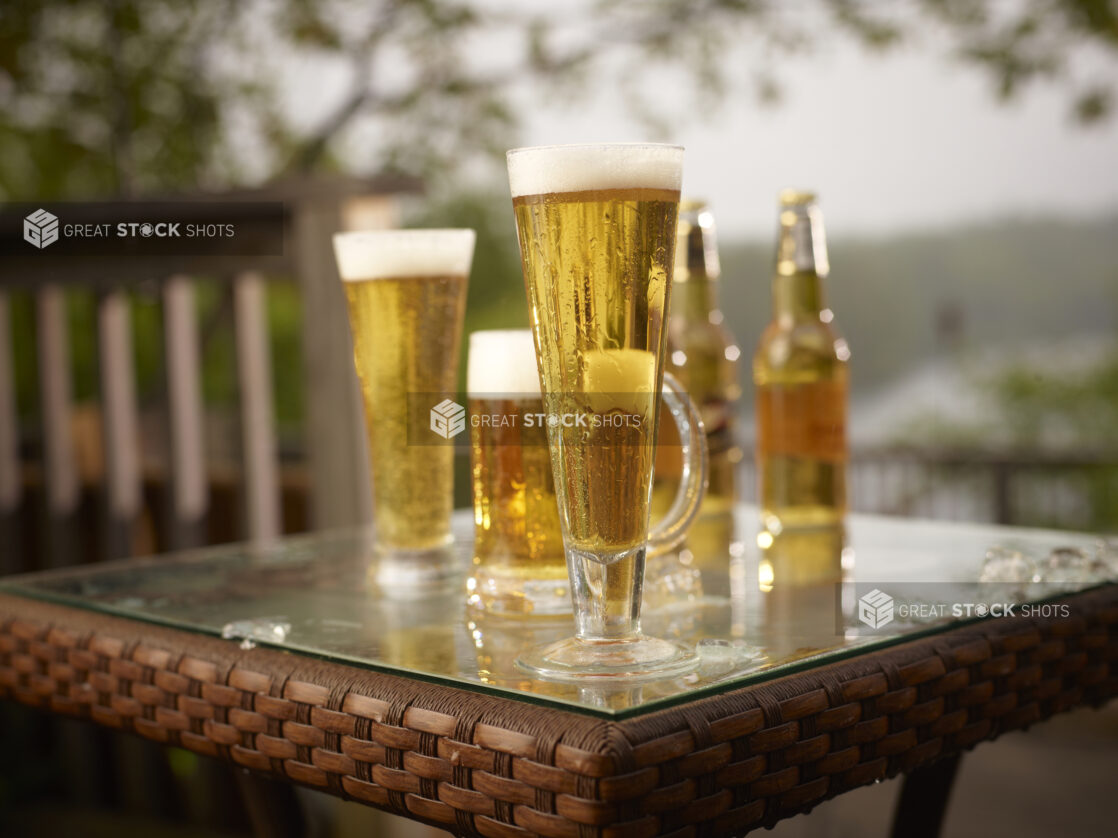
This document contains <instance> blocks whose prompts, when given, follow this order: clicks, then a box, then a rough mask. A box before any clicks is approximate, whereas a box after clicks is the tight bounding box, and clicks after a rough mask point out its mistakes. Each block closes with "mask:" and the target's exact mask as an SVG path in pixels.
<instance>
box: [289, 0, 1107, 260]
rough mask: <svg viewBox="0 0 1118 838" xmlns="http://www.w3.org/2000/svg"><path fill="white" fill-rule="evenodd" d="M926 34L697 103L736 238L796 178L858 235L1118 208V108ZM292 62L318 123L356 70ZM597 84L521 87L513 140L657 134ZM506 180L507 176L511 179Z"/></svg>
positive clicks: (364, 135) (494, 54)
mask: <svg viewBox="0 0 1118 838" xmlns="http://www.w3.org/2000/svg"><path fill="white" fill-rule="evenodd" d="M581 1H582V0H571V2H576V3H577V2H581ZM505 2H508V0H485V5H490V6H501V5H502V4H504V3H505ZM583 5H585V3H583ZM786 8H795V7H786ZM805 19H806V18H805ZM820 25H822V23H820ZM921 29H922V30H923V31H922V34H921V35H920V37H919V38H918V39H917V40H910V41H907V42H906V43H905V44H904V45H903V46H902V47H900V48H897V49H894V50H892V51H890V52H887V53H885V54H883V55H882V54H873V53H868V52H866V51H865V50H864V49H862V48H860V47H858V46H856V45H855V44H854V43H853V42H852V40H851V39H850V38H849V37H848V36H840V37H828V35H827V33H826V32H823V33H821V36H819V37H817V38H816V43H815V46H814V47H813V48H812V49H811V50H809V51H808V52H807V53H805V54H803V55H800V56H797V57H794V58H792V57H785V58H783V59H782V60H780V61H779V63H778V64H776V65H775V66H774V67H773V71H774V74H775V76H776V77H777V79H778V80H779V81H780V82H781V83H782V87H783V92H784V97H783V100H782V102H781V103H780V104H778V105H775V106H771V107H764V106H761V105H759V104H758V103H757V101H756V99H755V97H753V96H752V95H750V94H748V93H744V94H738V95H734V96H731V97H729V98H728V99H727V100H726V101H725V102H724V103H723V104H722V106H721V107H720V108H719V109H718V110H717V111H716V112H713V113H708V114H705V115H703V116H702V117H700V116H699V115H697V114H696V113H695V112H694V111H693V110H690V111H688V110H686V109H685V110H684V112H681V114H680V116H679V118H678V119H677V120H675V124H676V125H678V129H677V131H676V134H675V136H673V137H671V138H670V139H671V140H672V141H673V142H678V143H681V144H682V145H684V146H686V148H687V152H688V153H687V157H686V162H685V170H684V172H685V173H684V189H685V192H686V193H687V194H689V195H691V196H696V197H705V198H707V199H708V200H709V201H710V202H711V207H712V209H713V211H714V212H715V216H716V218H717V220H718V224H719V227H720V229H721V232H722V235H723V236H724V237H728V238H740V237H751V238H768V237H771V235H772V231H773V225H774V223H775V216H776V212H775V206H774V205H775V201H776V195H777V192H778V191H779V190H780V189H781V188H783V187H786V186H794V187H798V188H807V189H815V190H816V191H818V192H819V194H820V196H821V201H822V207H823V210H824V213H825V215H826V218H827V222H828V226H829V228H830V229H832V230H835V231H839V232H842V233H845V234H868V235H873V234H877V233H893V232H896V231H899V230H914V229H927V228H929V227H943V226H957V225H959V224H965V223H967V222H969V221H974V220H983V219H991V218H1004V217H1007V216H1036V215H1040V214H1060V215H1080V216H1082V215H1088V214H1091V213H1099V212H1110V211H1115V210H1118V116H1116V117H1114V118H1111V119H1110V120H1109V121H1106V122H1105V123H1103V124H1101V125H1096V126H1094V127H1083V126H1080V125H1076V124H1074V123H1073V122H1072V121H1071V119H1070V118H1069V111H1070V103H1071V99H1070V96H1069V93H1068V91H1067V89H1066V88H1063V87H1060V86H1056V85H1052V84H1049V83H1039V84H1035V85H1031V86H1029V87H1028V88H1027V89H1025V90H1024V92H1023V94H1022V95H1021V96H1019V97H1018V98H1017V99H1016V100H1015V101H1013V102H1010V103H1008V104H1007V103H1001V102H998V101H997V100H996V99H995V97H994V95H993V92H992V90H993V82H992V80H991V79H990V77H989V76H988V75H987V74H986V73H985V72H984V71H983V70H981V69H979V68H977V67H974V66H964V65H961V64H958V63H953V62H951V61H950V60H949V59H947V58H946V57H945V56H946V55H947V54H948V53H949V51H950V49H951V46H952V45H951V44H950V43H948V42H947V41H946V40H944V39H943V37H942V35H939V36H937V35H936V34H935V33H934V32H930V31H928V29H927V27H921ZM511 37H514V36H512V35H508V34H506V35H498V36H495V37H492V38H490V39H489V40H484V39H483V40H480V41H479V42H478V43H476V44H473V45H472V46H471V48H470V54H471V56H472V59H473V60H474V61H475V62H476V63H477V64H478V65H479V66H484V65H493V64H494V62H496V64H497V66H500V63H501V61H502V60H504V57H505V56H506V55H507V54H508V53H509V52H510V51H511V50H510V49H507V48H511V47H513V41H511V40H508V38H511ZM739 49H740V51H741V53H742V54H741V55H736V56H735V55H727V56H726V58H725V61H726V62H727V64H726V66H727V67H736V66H742V68H743V69H742V73H745V72H747V71H748V70H749V68H750V67H751V66H753V65H752V64H751V63H750V60H749V59H750V53H749V51H750V50H755V49H756V48H755V47H754V46H753V45H752V44H749V43H745V44H743V45H742V46H741V47H740V48H739ZM1073 59H1074V62H1073V63H1074V64H1075V66H1076V67H1077V69H1078V70H1079V71H1083V70H1084V69H1086V71H1087V74H1088V75H1089V76H1090V75H1092V74H1093V76H1094V77H1095V78H1108V77H1109V78H1113V77H1114V75H1115V73H1118V62H1115V61H1114V60H1112V59H1111V60H1109V61H1107V62H1105V63H1102V62H1100V63H1098V64H1097V65H1095V66H1088V64H1089V62H1090V61H1091V56H1086V55H1081V54H1077V55H1073ZM506 63H507V62H506ZM384 69H386V70H388V71H391V69H392V68H391V67H387V68H384ZM281 72H283V73H284V74H285V75H286V77H287V82H286V85H285V88H286V91H287V93H288V96H289V101H290V104H291V108H292V112H293V115H295V117H296V119H297V121H300V122H304V123H306V124H308V125H313V124H316V123H318V122H319V121H320V120H321V119H322V118H323V117H325V116H326V115H327V114H329V113H331V112H332V110H333V109H334V108H335V107H337V104H338V102H340V101H341V100H342V99H343V98H344V97H345V95H346V94H347V92H348V91H349V89H350V84H351V81H350V79H349V76H348V68H347V67H346V66H344V65H340V64H334V65H331V64H330V62H328V61H324V60H321V59H317V60H316V59H313V58H311V59H307V58H303V59H300V58H299V57H296V56H292V57H290V58H289V59H287V60H285V61H284V62H283V69H282V70H281ZM733 72H734V71H731V72H730V73H729V75H730V76H731V77H732V76H733ZM1080 74H1081V75H1082V72H1081V73H1080ZM592 87H593V89H594V91H595V92H593V93H587V94H586V96H585V98H584V100H582V101H580V103H579V105H578V106H577V107H569V106H568V107H564V106H562V105H560V104H557V103H556V102H555V99H554V97H553V96H551V95H549V94H540V93H538V92H534V91H531V90H527V91H525V90H521V91H520V93H519V94H518V101H517V103H516V104H517V112H518V113H519V115H520V117H521V120H522V123H523V130H522V132H521V134H520V136H519V137H510V138H509V144H510V145H513V144H518V143H519V144H526V145H543V144H551V143H566V142H594V141H632V140H646V139H649V137H648V136H647V134H646V132H645V130H644V129H642V128H641V127H640V126H639V125H638V124H637V123H636V121H635V120H634V119H633V118H632V117H631V116H629V113H630V111H629V109H628V108H627V107H626V103H625V101H624V100H623V98H622V94H621V92H620V88H619V87H618V85H617V84H616V79H614V78H610V77H608V76H607V77H604V78H602V79H601V81H595V83H594V84H593V85H592ZM687 89H688V88H687V84H686V82H685V81H684V80H683V79H682V78H681V77H680V76H678V75H676V76H671V77H670V78H667V79H665V78H664V77H663V75H662V74H661V76H660V77H658V78H657V80H656V83H655V86H654V88H653V90H652V93H653V96H652V98H653V99H654V101H655V102H656V103H657V104H658V105H660V106H662V107H663V108H665V112H667V113H671V112H672V110H671V109H672V108H673V107H675V105H676V103H677V102H683V101H685V99H686V97H687V95H688V93H687ZM376 130H377V129H376V126H375V125H373V124H370V123H368V122H366V123H365V124H363V125H358V126H355V130H354V131H353V132H351V133H350V134H349V136H348V137H347V138H346V140H345V141H343V143H342V145H341V147H340V150H341V151H342V153H343V154H345V155H346V156H347V157H349V158H350V160H351V162H353V163H354V165H355V166H356V167H357V168H361V167H362V166H365V167H367V166H368V164H369V161H368V160H367V159H365V158H366V157H367V155H368V149H369V147H370V144H371V143H372V144H375V143H374V142H373V138H374V137H375V132H376ZM493 177H497V178H500V179H501V180H502V184H501V186H502V187H503V186H504V183H503V175H502V174H500V173H499V172H498V173H496V174H494V175H493Z"/></svg>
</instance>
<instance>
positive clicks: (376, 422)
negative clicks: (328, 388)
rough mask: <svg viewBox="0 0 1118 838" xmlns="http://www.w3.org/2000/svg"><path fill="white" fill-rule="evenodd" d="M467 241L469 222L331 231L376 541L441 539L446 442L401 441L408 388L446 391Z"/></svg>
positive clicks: (453, 367) (448, 460)
mask: <svg viewBox="0 0 1118 838" xmlns="http://www.w3.org/2000/svg"><path fill="white" fill-rule="evenodd" d="M473 243H474V234H473V231H472V230H395V231H384V232H375V233H374V232H370V233H345V234H340V235H338V236H336V237H335V251H336V254H337V257H338V269H339V272H340V274H341V277H342V280H343V283H344V287H345V296H346V302H347V304H348V309H349V322H350V327H351V330H352V333H353V360H354V364H355V366H356V368H357V377H358V379H359V381H360V383H361V395H362V398H363V402H364V408H365V425H366V430H367V433H368V439H369V459H370V464H371V467H372V474H373V481H372V482H373V501H374V506H373V518H374V523H375V526H376V532H377V543H378V545H379V546H380V547H381V548H382V549H384V550H385V551H389V552H401V551H403V552H423V551H427V550H432V549H436V548H439V547H442V546H445V545H446V544H448V543H449V542H450V540H451V533H450V520H451V513H452V511H453V504H454V450H453V448H452V447H451V446H449V445H440V444H417V443H416V442H415V441H410V442H409V436H408V424H409V410H408V398H409V395H418V394H436V393H445V394H448V395H451V394H453V393H454V392H455V389H456V385H457V377H458V355H459V351H458V345H459V341H460V338H461V335H462V323H463V318H464V315H465V305H466V282H467V274H468V272H469V267H470V260H471V258H472V255H473ZM413 433H414V431H413Z"/></svg>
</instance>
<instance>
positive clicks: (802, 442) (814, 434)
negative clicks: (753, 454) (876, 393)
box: [757, 381, 846, 462]
mask: <svg viewBox="0 0 1118 838" xmlns="http://www.w3.org/2000/svg"><path fill="white" fill-rule="evenodd" d="M757 436H758V440H757V441H758V446H759V449H760V450H761V451H762V452H764V454H765V455H766V456H770V457H771V456H786V457H803V458H810V459H816V460H824V461H828V462H841V461H844V460H845V459H846V387H845V383H844V382H841V381H816V382H811V383H808V384H794V385H780V384H767V385H765V386H763V387H758V388H757Z"/></svg>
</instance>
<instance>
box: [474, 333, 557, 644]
mask: <svg viewBox="0 0 1118 838" xmlns="http://www.w3.org/2000/svg"><path fill="white" fill-rule="evenodd" d="M466 370H467V373H466V387H467V389H468V391H469V408H470V466H471V471H472V472H473V490H474V556H473V572H472V573H471V575H470V577H469V578H468V579H467V580H466V590H467V591H468V593H469V598H468V600H467V602H468V604H470V605H471V606H475V607H480V608H482V609H484V610H486V611H488V612H491V613H495V614H509V615H520V616H522V615H528V614H533V615H540V614H570V613H571V598H570V596H569V594H568V589H567V565H566V560H565V558H564V555H563V535H562V532H561V529H560V526H559V508H558V504H557V502H556V500H555V480H554V478H553V476H552V474H553V473H552V470H551V455H550V453H549V452H548V448H547V429H546V425H545V424H544V408H543V397H542V396H541V394H540V376H539V368H538V367H537V366H536V347H535V346H534V344H533V342H532V332H531V331H530V330H529V329H491V330H486V331H479V332H474V333H473V334H471V335H470V357H469V360H468V361H467V365H466ZM510 663H511V661H510Z"/></svg>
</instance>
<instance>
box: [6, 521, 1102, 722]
mask: <svg viewBox="0 0 1118 838" xmlns="http://www.w3.org/2000/svg"><path fill="white" fill-rule="evenodd" d="M472 528H473V522H472V519H471V517H470V515H469V514H468V513H467V512H465V511H461V512H459V513H457V514H456V516H455V532H456V538H457V546H456V554H457V556H458V558H459V560H460V562H461V569H462V577H461V578H460V579H458V580H454V581H453V582H452V583H451V584H450V585H448V586H447V587H446V588H444V589H442V590H438V591H431V590H426V591H422V592H412V593H413V594H414V595H409V592H408V591H394V592H391V594H390V595H381V594H379V593H378V592H377V591H376V590H375V588H374V587H373V586H372V585H371V584H370V583H369V582H368V580H369V579H371V578H373V576H374V573H375V563H376V558H375V550H374V549H373V533H372V532H371V531H370V530H368V529H359V530H347V531H334V532H326V533H316V534H311V535H303V536H295V537H288V538H284V539H279V540H276V541H274V542H271V543H267V544H260V545H256V544H253V545H249V544H237V545H227V546H221V547H214V548H206V549H202V550H195V551H188V552H182V553H176V554H168V555H165V556H156V557H152V558H146V559H132V560H125V561H120V562H113V563H106V564H101V565H94V566H84V567H80V568H74V569H66V570H62V571H51V572H46V573H37V574H31V575H26V576H19V577H10V578H8V579H4V580H0V590H3V591H5V592H7V593H12V594H17V595H20V596H26V597H32V598H37V599H42V600H47V601H51V602H55V603H61V604H64V605H68V606H74V607H79V608H85V609H89V610H93V611H98V612H102V613H106V614H111V615H115V616H120V617H127V618H131V619H137V620H143V621H148V622H151V623H157V624H161V625H166V626H171V627H174V628H177V629H182V630H185V631H191V632H197V633H200V634H206V635H215V636H219V637H225V638H227V639H228V640H229V642H231V643H240V644H242V645H243V646H244V647H245V648H250V647H252V646H254V645H261V646H271V647H276V648H282V649H285V650H289V651H294V652H299V653H302V654H307V655H312V656H315V657H319V658H323V659H328V660H333V661H337V662H342V663H346V664H350V665H354V666H359V667H365V668H368V669H372V670H377V671H384V672H393V673H397V674H403V675H405V676H407V677H410V678H414V679H419V680H424V681H430V682H438V683H443V684H447V685H450V686H454V687H458V688H461V689H469V690H474V691H478V692H483V693H495V694H501V695H504V696H508V697H513V698H516V699H519V700H524V701H529V702H534V703H540V704H547V705H552V706H557V707H562V708H564V709H568V710H574V711H577V712H583V713H588V714H592V715H600V716H605V717H609V718H624V717H628V716H632V715H636V714H639V713H644V712H648V711H651V710H656V709H661V708H663V707H665V706H670V705H672V704H676V703H680V702H684V701H689V700H693V699H695V698H697V697H700V696H705V695H711V694H716V693H718V692H722V691H726V690H729V689H736V688H739V687H742V686H746V685H749V684H753V683H758V682H761V681H765V680H768V679H772V678H776V677H780V676H783V675H787V674H790V673H792V672H795V671H799V670H802V669H804V668H807V667H811V666H817V665H820V664H822V663H831V662H833V661H836V660H840V659H843V658H845V657H849V656H851V655H855V654H859V653H862V652H865V651H868V650H870V649H875V648H881V647H883V646H887V645H891V644H895V643H898V642H902V641H905V640H909V639H912V638H915V637H919V636H923V635H926V634H929V633H933V632H938V631H943V630H946V629H949V628H954V627H958V626H959V625H964V624H967V623H968V622H973V621H975V620H980V619H995V618H998V617H1000V616H1006V615H1016V614H1019V613H1022V611H1023V610H1024V609H1026V608H1027V609H1032V610H1030V611H1028V612H1027V613H1029V614H1033V615H1035V616H1055V617H1059V616H1061V614H1062V612H1061V611H1060V610H1059V609H1060V608H1061V607H1062V608H1063V609H1064V610H1065V611H1066V609H1067V606H1066V605H1065V606H1060V605H1059V602H1060V598H1061V597H1062V596H1063V595H1064V594H1066V593H1067V592H1068V591H1071V590H1079V589H1082V588H1085V587H1089V586H1091V585H1095V584H1099V583H1100V582H1102V581H1104V580H1105V579H1107V578H1113V577H1114V574H1115V572H1116V571H1118V563H1116V561H1115V557H1116V555H1118V546H1116V545H1115V543H1114V542H1112V541H1106V540H1105V539H1099V538H1098V537H1096V536H1090V535H1086V534H1075V533H1067V532H1054V531H1044V530H1025V529H1017V528H1005V527H991V526H977V525H960V524H947V523H944V522H940V521H934V522H933V521H919V520H910V519H897V518H884V517H876V516H861V515H851V516H849V517H848V518H847V520H846V522H845V525H844V526H843V527H841V528H833V529H822V530H815V531H810V532H799V533H784V534H781V535H778V536H776V537H775V538H774V537H772V536H771V535H770V534H768V533H761V534H760V535H758V532H759V529H760V528H759V517H758V512H757V510H756V509H755V508H753V507H750V506H746V505H740V506H738V507H736V508H734V509H732V510H727V511H725V512H724V513H722V514H719V515H707V516H705V517H704V518H701V519H700V522H699V524H698V525H697V527H696V528H695V529H694V530H693V531H692V533H691V535H690V536H689V539H688V542H687V545H686V548H685V549H684V550H682V551H680V552H679V553H676V554H672V555H670V556H667V557H664V558H661V559H658V560H655V561H652V562H650V564H649V567H648V569H647V572H646V577H645V579H646V581H645V595H644V601H645V606H644V609H643V625H644V629H645V632H646V633H648V634H652V635H654V636H660V637H671V638H675V639H679V640H682V641H684V642H686V643H691V644H694V645H695V646H696V648H697V650H698V652H699V656H700V660H701V664H700V667H699V669H698V670H697V671H696V672H693V673H691V674H689V675H686V676H684V677H680V678H675V679H672V680H667V681H658V682H647V683H641V684H630V685H602V684H587V685H585V686H582V685H569V684H559V683H553V682H548V681H541V680H536V679H533V678H531V677H529V676H528V675H526V674H525V673H524V672H522V671H520V670H519V669H518V668H517V666H516V663H515V661H516V658H517V656H518V655H519V654H520V652H521V651H522V650H524V649H526V648H528V647H530V646H532V645H534V644H540V643H545V642H549V641H552V640H556V639H559V638H561V637H564V636H569V635H570V634H571V633H572V631H573V620H572V619H571V618H570V617H569V616H568V617H562V618H554V617H551V618H545V617H525V618H509V617H496V616H488V615H486V614H484V613H481V612H479V611H477V610H476V609H473V608H471V607H470V606H469V605H468V603H467V597H466V588H465V581H464V580H465V576H466V575H467V573H468V568H469V565H470V562H471V560H472V549H471V548H472ZM988 555H989V556H991V559H988V560H987V571H986V577H987V578H990V579H994V580H995V581H994V582H990V583H987V584H979V583H978V580H979V578H980V574H981V573H982V572H983V562H984V559H986V557H987V556H988ZM840 562H841V566H842V567H843V569H844V572H843V575H844V581H842V582H836V581H834V579H833V578H832V579H830V580H823V581H813V580H818V579H819V578H820V577H819V575H818V573H816V570H817V569H819V568H826V567H837V566H838V565H839V563H840ZM991 562H992V564H991ZM1038 568H1039V569H1040V572H1039V573H1038V572H1037V569H1038ZM1045 568H1048V570H1045ZM991 569H992V571H993V572H992V573H991V572H990V571H991ZM1041 580H1043V581H1041ZM1042 609H1043V611H1042ZM1062 616H1068V615H1067V614H1066V613H1065V614H1062Z"/></svg>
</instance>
